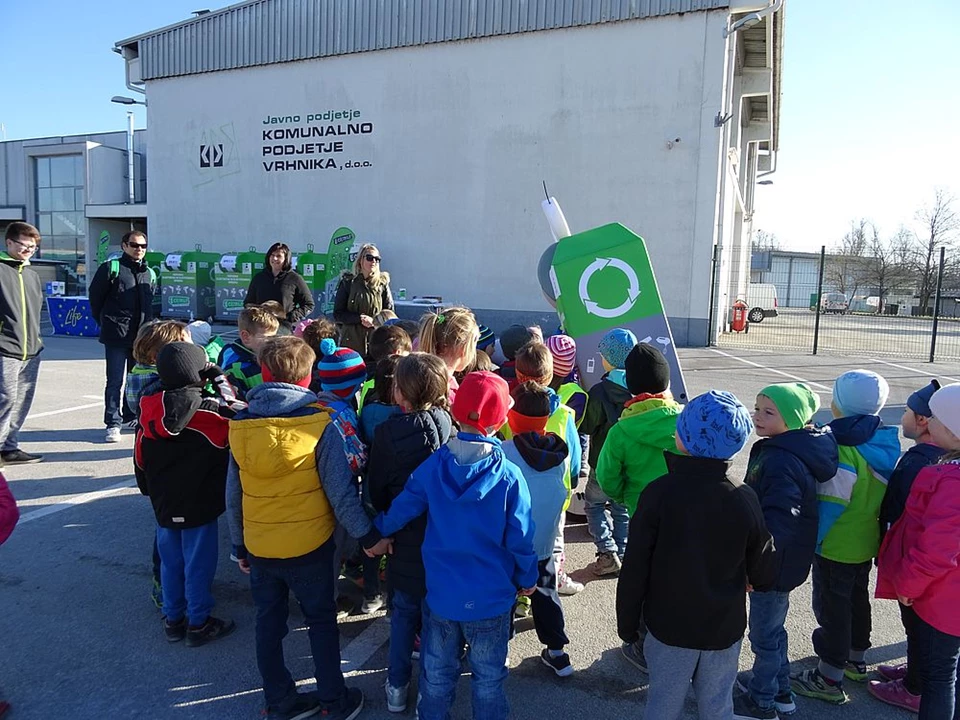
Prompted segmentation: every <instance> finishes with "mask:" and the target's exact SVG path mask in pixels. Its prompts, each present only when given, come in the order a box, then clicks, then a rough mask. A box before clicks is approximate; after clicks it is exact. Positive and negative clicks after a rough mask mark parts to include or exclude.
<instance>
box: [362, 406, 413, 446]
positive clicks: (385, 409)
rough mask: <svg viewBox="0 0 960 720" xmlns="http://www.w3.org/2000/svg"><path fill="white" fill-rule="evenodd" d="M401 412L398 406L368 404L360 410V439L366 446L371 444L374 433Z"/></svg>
mask: <svg viewBox="0 0 960 720" xmlns="http://www.w3.org/2000/svg"><path fill="white" fill-rule="evenodd" d="M402 412H403V411H402V410H401V409H400V406H399V405H387V404H385V403H382V402H369V403H367V404H366V405H364V406H363V407H362V408H361V409H360V438H361V439H362V440H363V441H364V442H365V443H367V444H369V443H371V442H373V438H374V433H376V431H377V428H378V427H380V425H382V424H383V423H384V422H386V421H387V420H389V419H390V418H392V417H393V416H394V415H399V414H400V413H402Z"/></svg>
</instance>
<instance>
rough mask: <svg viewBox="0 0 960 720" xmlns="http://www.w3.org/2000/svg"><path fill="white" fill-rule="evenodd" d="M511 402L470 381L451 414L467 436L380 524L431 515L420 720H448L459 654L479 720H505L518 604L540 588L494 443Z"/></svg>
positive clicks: (515, 471) (521, 493)
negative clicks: (465, 662) (520, 596)
mask: <svg viewBox="0 0 960 720" xmlns="http://www.w3.org/2000/svg"><path fill="white" fill-rule="evenodd" d="M511 405H512V400H511V399H510V394H509V392H508V388H507V383H506V381H505V380H504V379H503V378H501V377H499V376H497V375H494V374H493V373H490V372H476V373H470V374H469V375H467V376H466V377H465V378H464V380H463V383H462V384H461V385H460V389H459V391H458V392H457V396H456V399H455V400H454V403H453V410H452V414H453V416H454V418H456V420H457V421H458V422H459V423H460V427H461V431H460V432H459V433H457V435H456V437H454V438H451V439H450V442H449V443H447V444H446V445H444V446H443V447H441V448H440V449H439V450H437V451H436V452H435V453H434V454H433V455H431V456H430V457H429V458H427V460H426V461H425V462H424V463H423V464H422V465H421V466H420V467H419V468H417V469H416V470H415V471H414V472H413V474H412V475H411V476H410V479H409V480H407V483H406V485H405V486H404V490H403V492H401V493H400V494H399V495H398V496H397V497H396V498H395V499H394V501H393V503H392V504H391V506H390V510H389V511H388V512H387V513H385V514H382V515H380V516H378V517H377V519H376V521H375V524H376V526H377V528H378V529H379V530H380V532H381V533H382V534H383V535H384V536H387V535H392V534H394V533H395V532H397V530H399V529H400V528H402V527H404V526H405V525H406V524H407V523H409V522H411V521H412V520H414V519H415V518H417V517H419V516H420V515H422V514H423V513H427V532H426V535H425V536H424V541H423V548H422V552H423V564H424V567H425V569H426V576H427V578H426V579H427V597H426V602H425V603H424V606H423V633H422V637H421V646H420V663H421V677H420V688H419V689H420V700H419V703H418V707H417V710H418V713H419V717H420V718H421V720H441V719H442V718H446V717H449V711H450V707H451V705H452V704H453V699H454V694H455V692H456V685H457V680H458V679H459V678H460V662H459V657H460V651H461V648H462V647H463V645H464V644H465V643H466V644H467V645H468V647H469V655H470V667H471V669H472V671H473V677H472V681H471V682H472V683H473V687H474V692H473V703H474V705H473V716H474V717H475V718H483V720H506V718H507V716H508V714H509V706H508V704H507V697H506V694H505V692H504V689H503V682H504V680H505V679H506V677H507V669H506V659H507V643H508V642H509V639H510V626H511V614H512V612H513V603H514V601H515V599H516V596H517V591H518V590H520V591H522V592H523V593H524V594H526V595H529V594H531V593H532V592H533V591H534V588H535V586H536V584H537V553H536V552H535V551H534V547H533V533H534V527H533V522H532V520H531V515H530V493H529V491H528V490H527V485H526V482H525V481H524V479H523V475H522V474H521V473H520V469H519V468H518V467H517V466H516V465H514V464H513V463H512V462H510V461H509V460H508V459H507V458H506V456H505V455H504V452H503V449H502V448H501V446H500V441H499V440H497V439H496V438H495V437H494V433H496V432H497V430H498V429H499V428H500V427H501V426H502V425H503V424H504V422H505V421H506V419H507V412H508V411H509V410H510V407H511Z"/></svg>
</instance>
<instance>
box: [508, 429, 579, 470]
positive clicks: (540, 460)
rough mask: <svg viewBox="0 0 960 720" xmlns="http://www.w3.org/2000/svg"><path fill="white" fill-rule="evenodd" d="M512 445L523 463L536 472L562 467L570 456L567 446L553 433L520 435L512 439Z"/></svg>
mask: <svg viewBox="0 0 960 720" xmlns="http://www.w3.org/2000/svg"><path fill="white" fill-rule="evenodd" d="M513 444H514V446H515V447H516V448H517V452H518V453H520V457H522V458H523V461H524V462H525V463H527V465H529V466H530V467H532V468H533V469H534V470H536V471H537V472H546V471H547V470H552V469H553V468H555V467H557V466H558V465H562V464H563V461H564V460H566V459H567V456H568V455H569V454H570V449H569V448H568V447H567V444H566V443H565V442H564V441H563V440H562V439H561V438H560V436H559V435H555V434H554V433H547V434H545V435H541V434H540V433H535V432H530V433H521V434H520V435H517V436H515V437H514V438H513Z"/></svg>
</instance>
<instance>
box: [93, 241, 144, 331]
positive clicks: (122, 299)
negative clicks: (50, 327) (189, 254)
mask: <svg viewBox="0 0 960 720" xmlns="http://www.w3.org/2000/svg"><path fill="white" fill-rule="evenodd" d="M110 265H111V262H109V261H108V262H105V263H103V265H101V266H100V267H99V268H97V272H96V274H95V275H94V276H93V280H92V281H91V282H90V289H89V291H88V293H87V294H88V295H89V297H90V311H91V313H93V318H94V320H96V321H97V324H98V325H99V326H100V342H101V343H103V344H104V345H121V346H124V347H133V341H134V340H136V339H137V332H138V331H139V330H140V326H141V325H143V324H144V323H146V322H149V321H150V320H152V319H153V290H154V287H153V282H152V275H151V274H150V269H149V268H148V267H147V264H146V263H143V262H137V261H136V260H134V259H133V258H131V257H130V256H129V255H127V254H126V253H124V254H123V256H122V257H121V258H120V261H119V263H118V267H117V276H116V277H113V278H111V277H110Z"/></svg>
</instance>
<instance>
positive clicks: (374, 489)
mask: <svg viewBox="0 0 960 720" xmlns="http://www.w3.org/2000/svg"><path fill="white" fill-rule="evenodd" d="M367 407H372V405H368V406H367ZM366 412H367V409H366V408H364V410H363V411H362V412H361V418H362V416H363V414H364V413H366ZM361 421H362V420H361ZM452 433H453V421H452V420H451V419H450V415H449V413H447V412H446V411H445V410H441V409H440V408H431V409H430V410H423V411H421V412H412V413H404V414H401V415H394V416H392V417H390V418H388V419H387V420H385V421H384V422H383V423H382V424H381V425H379V426H378V427H377V429H376V431H375V433H374V438H373V444H372V445H371V447H370V458H369V460H368V461H367V477H366V480H365V482H366V483H367V488H368V496H369V499H370V504H371V505H373V508H374V509H375V510H376V511H377V512H386V511H388V510H389V509H390V506H391V504H392V503H393V501H394V499H395V498H396V497H397V496H398V495H399V494H400V493H401V492H403V488H404V487H405V486H406V484H407V480H408V479H409V477H410V475H411V473H413V471H414V470H416V469H417V468H418V467H420V465H421V464H422V463H423V462H424V461H425V460H426V459H427V458H428V457H430V456H431V455H432V454H433V453H434V452H435V451H436V450H438V449H439V448H440V447H441V446H443V445H445V444H446V443H447V441H448V440H450V435H451V434H452ZM426 531H427V516H426V515H421V516H420V517H418V518H416V519H414V520H412V521H411V522H410V523H409V524H408V525H407V526H406V527H404V528H402V529H400V530H398V531H397V533H396V534H395V535H394V536H393V540H394V543H393V555H390V556H389V557H388V559H387V573H388V574H389V576H390V582H391V584H392V586H393V587H395V588H397V589H399V590H401V591H403V592H406V593H410V594H411V595H416V596H417V597H423V596H424V595H426V593H427V586H426V571H425V570H424V568H423V557H422V556H421V554H420V548H421V547H422V545H423V538H424V534H425V533H426Z"/></svg>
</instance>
